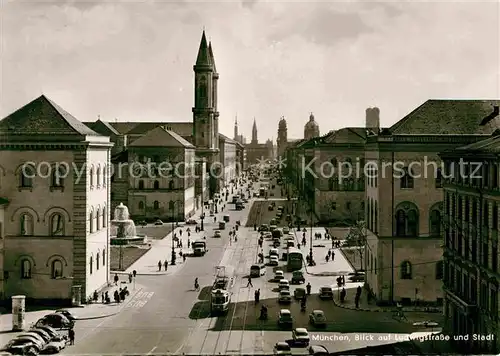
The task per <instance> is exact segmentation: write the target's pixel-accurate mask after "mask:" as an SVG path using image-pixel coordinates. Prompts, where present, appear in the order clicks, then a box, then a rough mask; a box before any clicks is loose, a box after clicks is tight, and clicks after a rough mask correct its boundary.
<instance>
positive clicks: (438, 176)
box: [434, 168, 443, 188]
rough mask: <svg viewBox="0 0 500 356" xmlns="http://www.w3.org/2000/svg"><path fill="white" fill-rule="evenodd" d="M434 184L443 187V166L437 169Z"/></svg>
mask: <svg viewBox="0 0 500 356" xmlns="http://www.w3.org/2000/svg"><path fill="white" fill-rule="evenodd" d="M434 185H435V187H436V188H442V187H443V173H442V172H441V168H438V169H437V170H436V177H435V178H434Z"/></svg>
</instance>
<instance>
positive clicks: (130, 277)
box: [128, 273, 132, 283]
mask: <svg viewBox="0 0 500 356" xmlns="http://www.w3.org/2000/svg"><path fill="white" fill-rule="evenodd" d="M128 282H129V283H132V273H129V274H128Z"/></svg>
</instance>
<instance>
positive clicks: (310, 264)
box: [309, 208, 314, 266]
mask: <svg viewBox="0 0 500 356" xmlns="http://www.w3.org/2000/svg"><path fill="white" fill-rule="evenodd" d="M309 266H314V261H313V210H312V208H311V236H310V248H309Z"/></svg>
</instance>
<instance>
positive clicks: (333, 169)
mask: <svg viewBox="0 0 500 356" xmlns="http://www.w3.org/2000/svg"><path fill="white" fill-rule="evenodd" d="M370 112H371V111H370ZM368 121H369V118H368V110H367V127H368V126H369V123H368ZM310 123H313V124H314V125H310V129H311V130H313V129H314V130H315V127H316V126H317V125H316V124H315V122H314V118H313V120H312V121H310V122H308V124H310ZM370 124H371V123H370ZM285 125H286V122H285V121H284V120H281V121H280V123H279V128H278V132H281V133H282V136H281V137H282V139H281V140H278V147H280V143H281V144H282V145H286V147H287V150H286V152H287V156H286V171H287V176H288V178H289V180H291V182H292V185H293V186H294V187H295V190H296V191H297V193H298V194H299V196H300V201H301V202H303V203H304V208H305V209H309V210H310V209H311V207H313V213H314V215H313V217H314V220H317V221H319V222H320V223H322V224H331V225H337V226H347V225H350V224H353V223H354V222H355V221H357V220H362V219H363V217H364V210H365V202H364V196H365V179H364V178H365V176H364V173H363V166H364V156H365V142H366V137H367V135H368V134H370V133H371V132H372V131H371V130H369V129H367V128H362V127H347V128H343V129H340V130H337V131H330V132H329V133H327V134H326V135H323V136H321V137H315V136H313V137H312V138H309V139H303V140H300V141H296V142H288V141H285V138H286V137H285V136H284V135H283V132H284V127H286V126H285ZM306 126H307V124H306ZM278 136H279V134H278ZM283 142H286V143H283Z"/></svg>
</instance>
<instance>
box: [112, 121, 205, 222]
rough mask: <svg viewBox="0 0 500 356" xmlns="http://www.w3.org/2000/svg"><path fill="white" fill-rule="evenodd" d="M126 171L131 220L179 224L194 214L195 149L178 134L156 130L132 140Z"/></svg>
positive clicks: (158, 128) (162, 129)
mask: <svg viewBox="0 0 500 356" xmlns="http://www.w3.org/2000/svg"><path fill="white" fill-rule="evenodd" d="M124 168H125V169H124V170H126V171H128V173H129V182H128V199H127V201H128V204H129V211H130V215H131V216H132V217H134V218H136V219H165V220H168V219H172V220H176V221H179V220H184V219H185V218H186V217H190V216H191V215H192V214H193V213H194V211H195V208H196V205H197V204H196V196H195V174H194V173H195V147H194V146H193V145H192V144H191V143H189V142H188V141H186V140H185V139H183V138H182V137H180V136H179V135H177V134H176V133H175V132H173V131H169V130H165V129H164V128H163V127H157V128H156V129H154V130H151V131H149V132H148V133H147V134H146V135H144V136H142V137H141V138H139V139H137V140H135V141H133V142H132V143H131V144H130V145H129V146H128V165H126V167H124ZM115 174H119V175H122V174H123V172H121V169H120V168H118V171H117V172H115Z"/></svg>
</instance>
